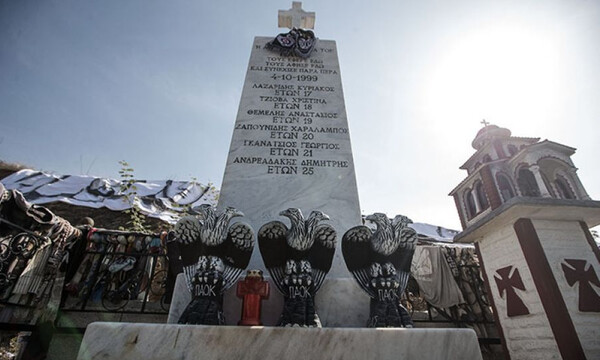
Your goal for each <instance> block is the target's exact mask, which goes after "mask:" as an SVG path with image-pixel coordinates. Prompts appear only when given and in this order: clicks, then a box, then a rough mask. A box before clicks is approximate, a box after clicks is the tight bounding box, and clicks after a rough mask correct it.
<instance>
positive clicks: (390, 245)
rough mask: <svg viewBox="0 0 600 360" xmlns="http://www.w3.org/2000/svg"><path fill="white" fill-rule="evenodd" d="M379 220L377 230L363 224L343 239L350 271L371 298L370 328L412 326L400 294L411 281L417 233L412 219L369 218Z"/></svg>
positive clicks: (375, 221)
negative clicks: (413, 227) (412, 224)
mask: <svg viewBox="0 0 600 360" xmlns="http://www.w3.org/2000/svg"><path fill="white" fill-rule="evenodd" d="M366 219H367V220H369V221H372V222H374V223H375V226H376V229H375V230H374V231H373V230H371V229H370V228H369V227H367V226H364V225H361V226H355V227H353V228H352V229H350V230H348V231H347V232H346V233H345V234H344V237H343V238H342V253H343V255H344V260H345V261H346V266H347V267H348V270H350V272H351V273H352V275H353V276H354V278H355V279H356V281H358V283H359V285H360V287H361V288H362V289H363V290H364V291H365V292H366V293H367V294H368V295H369V296H370V297H371V305H370V314H369V321H368V324H367V326H368V327H412V325H413V323H412V319H411V318H410V315H409V314H408V311H406V309H405V308H404V307H403V306H402V304H401V303H400V297H401V295H402V293H403V292H404V290H405V289H406V286H407V284H408V279H409V276H410V264H411V262H412V258H413V254H414V252H415V246H416V243H417V232H416V231H415V230H414V229H412V228H410V227H408V226H407V225H408V224H410V223H412V221H411V220H410V219H409V218H407V217H406V216H402V215H398V216H396V217H395V218H394V220H390V219H388V217H387V216H386V215H385V214H382V213H375V214H373V215H369V216H367V217H366Z"/></svg>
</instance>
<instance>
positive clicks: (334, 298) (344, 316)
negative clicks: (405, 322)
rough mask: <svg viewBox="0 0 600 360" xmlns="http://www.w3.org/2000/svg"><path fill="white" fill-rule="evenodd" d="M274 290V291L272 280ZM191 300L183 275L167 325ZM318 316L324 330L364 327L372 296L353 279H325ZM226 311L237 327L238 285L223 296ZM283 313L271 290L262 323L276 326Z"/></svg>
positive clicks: (279, 299)
mask: <svg viewBox="0 0 600 360" xmlns="http://www.w3.org/2000/svg"><path fill="white" fill-rule="evenodd" d="M265 280H267V281H269V285H270V286H271V289H275V284H273V282H272V280H271V278H270V277H268V276H265ZM190 301H191V294H190V292H189V291H188V289H187V287H186V285H185V279H184V276H183V274H179V275H178V276H177V281H176V282H175V291H174V292H173V300H172V302H171V306H170V308H169V318H168V320H167V323H169V324H176V323H177V321H179V317H180V316H181V313H182V312H183V311H184V310H185V308H186V307H187V305H188V304H189V303H190ZM316 306H317V314H318V315H319V318H320V319H321V323H322V324H323V326H324V327H342V326H343V327H352V328H356V327H365V326H366V325H367V320H368V319H369V297H368V296H367V294H365V292H364V291H362V290H361V289H360V288H359V287H358V285H357V284H356V281H355V280H354V279H351V278H332V279H325V282H324V283H323V286H322V287H321V290H320V291H319V293H318V294H317V296H316ZM223 308H224V312H225V323H226V324H227V325H236V324H237V323H238V321H239V320H240V316H241V309H242V300H241V299H240V298H238V297H237V296H236V294H235V286H233V287H231V288H230V289H229V290H227V291H226V292H225V294H224V301H223ZM282 310H283V296H282V295H281V294H280V293H279V292H278V291H276V290H274V291H271V295H270V296H269V299H267V300H263V303H262V316H261V319H262V322H263V324H264V325H266V326H275V325H277V322H278V321H279V317H280V316H281V311H282Z"/></svg>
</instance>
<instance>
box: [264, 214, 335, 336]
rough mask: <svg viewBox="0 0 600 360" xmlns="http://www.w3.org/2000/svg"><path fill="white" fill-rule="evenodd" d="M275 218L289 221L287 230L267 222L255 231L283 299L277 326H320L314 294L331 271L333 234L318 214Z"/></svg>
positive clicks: (274, 223) (321, 215)
mask: <svg viewBox="0 0 600 360" xmlns="http://www.w3.org/2000/svg"><path fill="white" fill-rule="evenodd" d="M279 215H281V216H285V217H287V218H289V219H290V226H289V227H287V226H286V225H285V224H284V223H283V222H281V221H271V222H269V223H267V224H265V225H263V226H262V227H261V228H260V230H259V231H258V245H259V249H260V253H261V255H262V258H263V261H264V263H265V266H266V268H267V269H268V270H269V273H270V274H271V277H272V278H273V280H274V282H275V285H276V286H277V289H278V290H279V291H280V292H281V294H282V295H283V296H284V303H283V311H282V314H281V318H280V320H279V323H278V326H302V327H321V322H320V320H319V316H318V315H317V313H316V310H315V300H314V299H315V295H316V293H317V291H319V288H320V287H321V285H323V281H324V280H325V276H326V275H327V273H328V272H329V269H331V263H332V261H333V255H334V253H335V244H336V232H335V229H334V228H333V227H332V226H331V225H329V224H320V222H321V221H323V220H329V216H327V215H325V214H324V213H323V212H321V211H313V212H311V214H310V215H309V217H308V219H306V220H305V219H304V216H303V215H302V212H301V211H300V209H297V208H290V209H287V210H284V211H282V212H281V213H280V214H279Z"/></svg>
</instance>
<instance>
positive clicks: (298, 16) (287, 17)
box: [278, 1, 315, 29]
mask: <svg viewBox="0 0 600 360" xmlns="http://www.w3.org/2000/svg"><path fill="white" fill-rule="evenodd" d="M278 18H279V23H278V26H279V27H280V28H281V27H286V28H289V29H292V28H300V29H314V28H315V13H314V12H312V11H311V12H308V11H304V10H302V2H300V1H292V8H291V9H289V10H279V16H278Z"/></svg>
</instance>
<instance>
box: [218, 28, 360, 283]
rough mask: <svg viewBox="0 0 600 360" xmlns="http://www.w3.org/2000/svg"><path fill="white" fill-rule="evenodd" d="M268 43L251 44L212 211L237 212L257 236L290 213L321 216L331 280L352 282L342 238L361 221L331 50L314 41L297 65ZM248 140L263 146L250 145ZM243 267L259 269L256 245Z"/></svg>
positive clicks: (262, 39)
mask: <svg viewBox="0 0 600 360" xmlns="http://www.w3.org/2000/svg"><path fill="white" fill-rule="evenodd" d="M272 39H273V38H272V37H257V38H255V40H254V44H253V46H252V53H251V55H250V61H249V65H248V70H247V73H246V79H245V83H244V88H243V92H242V98H241V101H240V106H239V110H238V114H237V119H236V123H235V127H234V132H233V136H232V140H231V146H230V150H229V156H228V159H227V164H226V168H225V174H224V177H223V183H222V187H221V194H220V198H219V205H218V206H219V207H220V208H223V207H225V206H233V207H235V208H237V209H239V210H241V211H243V212H244V214H245V215H246V216H245V217H244V218H241V219H240V221H245V222H247V223H249V224H250V225H251V226H252V228H253V229H254V231H255V232H258V230H259V229H260V227H261V226H262V225H264V224H266V223H267V222H270V221H273V220H282V221H284V222H285V223H286V224H289V221H288V219H287V218H283V217H281V216H279V213H280V212H281V211H282V210H285V209H287V208H290V207H296V208H299V209H301V210H302V212H303V213H304V215H305V216H308V215H309V214H310V212H311V211H312V210H322V211H323V212H325V213H326V214H328V215H329V216H330V217H331V221H330V222H329V223H330V224H331V225H332V226H334V227H335V229H336V231H337V233H338V246H337V251H336V254H335V258H334V262H333V266H332V269H331V271H330V273H329V276H330V277H350V274H349V273H348V271H347V269H346V266H345V264H344V260H343V258H342V252H341V237H342V235H343V234H344V232H346V231H347V230H348V229H350V228H351V227H354V226H356V225H360V221H361V218H360V206H359V201H358V191H357V188H356V178H355V174H354V161H353V157H352V149H351V145H350V134H349V132H348V122H347V118H346V109H345V105H344V95H343V90H342V83H341V76H340V69H339V63H338V57H337V48H336V44H335V41H330V40H319V41H318V43H317V45H316V48H315V50H314V51H313V53H312V55H311V56H310V58H308V59H301V58H297V57H282V56H280V55H279V53H278V52H273V51H270V50H266V49H264V45H265V44H266V43H267V42H268V41H270V40H272ZM273 77H275V78H273ZM296 112H300V113H302V115H301V116H296V115H294V114H295V113H296ZM273 114H279V115H273ZM274 126H277V128H276V129H275V128H274ZM250 141H264V142H262V143H260V144H261V145H262V146H255V145H256V144H257V143H256V142H250ZM266 141H269V143H267V142H266ZM323 144H325V145H323ZM276 145H281V146H276ZM311 146H315V147H321V148H309V147H311ZM323 147H329V148H330V149H324V148H323ZM248 159H260V161H263V160H265V161H284V162H287V163H293V164H295V165H290V166H286V168H288V169H289V168H294V169H295V171H297V173H295V174H276V172H277V171H280V172H281V171H284V169H283V168H275V167H272V168H269V165H265V164H248V163H240V161H246V160H248ZM313 160H319V161H330V162H328V163H326V164H329V165H330V166H303V165H302V163H303V162H304V161H313ZM334 164H337V165H334ZM340 164H343V165H342V166H340ZM269 172H271V173H269ZM311 172H312V175H309V173H311ZM249 268H251V269H262V270H265V268H264V265H263V262H262V259H261V257H260V253H259V250H258V246H255V248H254V253H253V255H252V259H251V261H250V266H249ZM265 274H267V272H266V271H265Z"/></svg>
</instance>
